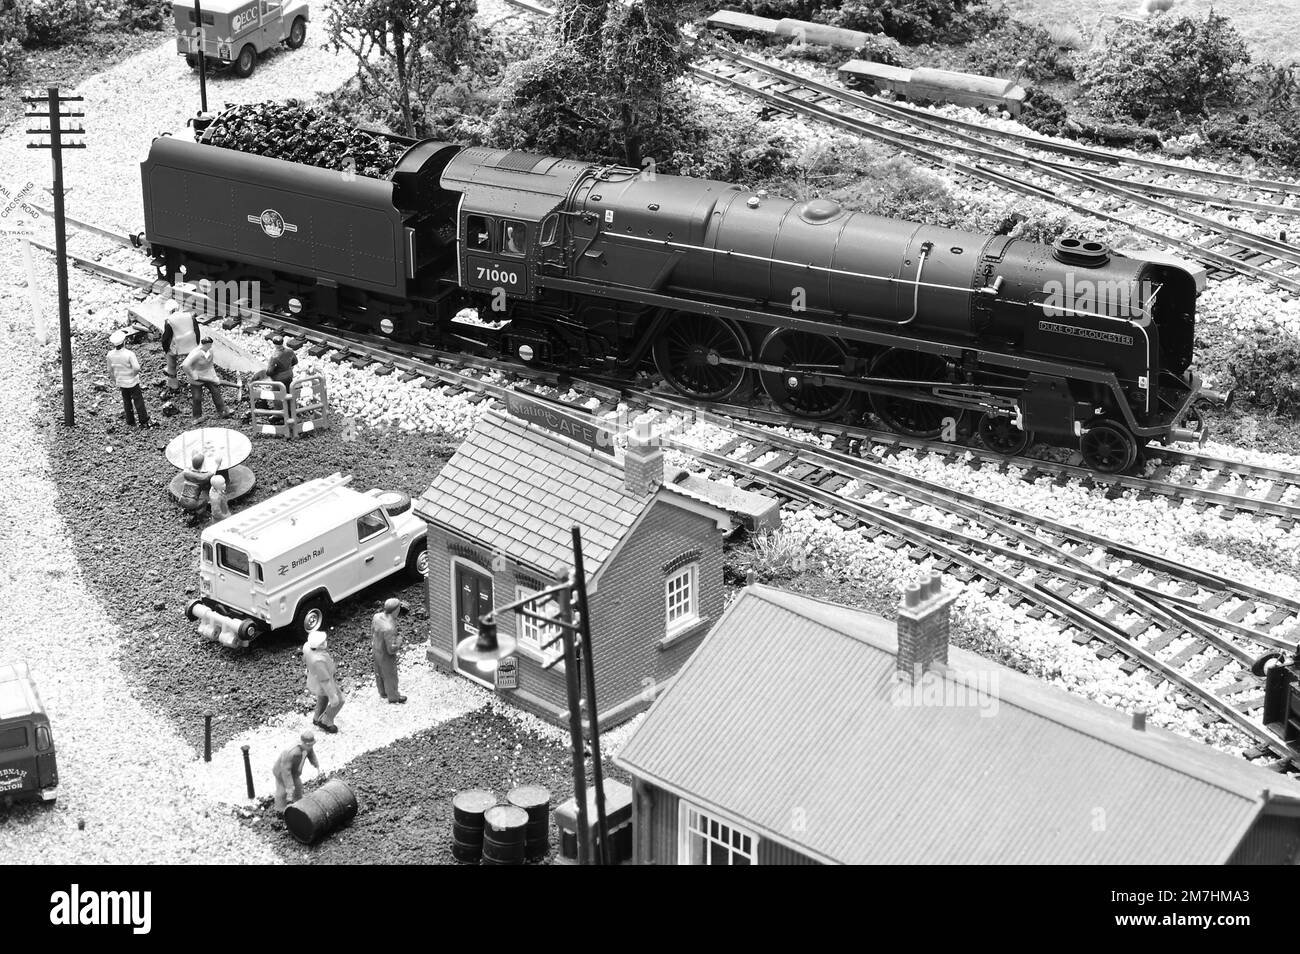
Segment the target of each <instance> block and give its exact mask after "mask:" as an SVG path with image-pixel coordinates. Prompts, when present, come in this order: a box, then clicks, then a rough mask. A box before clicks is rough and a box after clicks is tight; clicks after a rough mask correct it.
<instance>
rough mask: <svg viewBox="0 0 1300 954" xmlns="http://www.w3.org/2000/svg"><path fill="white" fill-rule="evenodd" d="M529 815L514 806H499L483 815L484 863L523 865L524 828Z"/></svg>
mask: <svg viewBox="0 0 1300 954" xmlns="http://www.w3.org/2000/svg"><path fill="white" fill-rule="evenodd" d="M527 825H528V813H527V812H526V811H524V810H523V809H522V808H515V806H513V805H498V806H496V807H495V808H489V809H488V810H487V811H486V812H484V813H483V863H484V864H485V865H522V864H523V863H524V828H525V827H527Z"/></svg>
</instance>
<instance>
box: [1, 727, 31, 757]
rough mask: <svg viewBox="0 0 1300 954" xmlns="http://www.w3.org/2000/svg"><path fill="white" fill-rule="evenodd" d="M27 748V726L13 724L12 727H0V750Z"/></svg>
mask: <svg viewBox="0 0 1300 954" xmlns="http://www.w3.org/2000/svg"><path fill="white" fill-rule="evenodd" d="M25 748H27V728H26V727H25V726H21V725H19V726H14V728H12V729H0V752H3V751H5V750H7V749H25Z"/></svg>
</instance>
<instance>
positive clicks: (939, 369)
mask: <svg viewBox="0 0 1300 954" xmlns="http://www.w3.org/2000/svg"><path fill="white" fill-rule="evenodd" d="M947 371H948V369H947V365H946V364H945V363H944V360H943V359H942V358H940V357H939V356H938V355H933V354H926V353H924V352H921V351H903V350H901V349H899V348H891V349H890V350H888V351H884V352H882V353H881V354H879V355H878V356H877V357H876V359H875V360H874V361H873V362H871V376H872V377H873V378H894V379H896V380H898V381H934V382H936V383H939V382H942V381H944V380H945V379H946V377H947ZM871 410H872V411H874V412H875V414H876V417H878V418H880V420H881V422H882V423H883V424H884V425H885V426H886V427H888V428H890V429H892V430H895V431H898V433H900V434H906V435H907V436H909V437H919V438H922V439H924V440H932V439H933V438H936V437H938V436H939V435H940V434H942V433H943V429H944V418H952V419H953V420H954V422H960V420H961V417H962V414H963V413H964V412H963V411H960V410H958V409H957V408H954V407H946V406H944V405H942V404H930V403H928V402H925V401H909V400H908V399H907V398H903V397H896V396H895V395H892V394H873V395H871Z"/></svg>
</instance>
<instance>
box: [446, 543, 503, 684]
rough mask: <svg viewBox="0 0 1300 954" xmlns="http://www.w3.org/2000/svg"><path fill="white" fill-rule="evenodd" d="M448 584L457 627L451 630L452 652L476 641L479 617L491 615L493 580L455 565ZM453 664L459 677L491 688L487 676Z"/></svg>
mask: <svg viewBox="0 0 1300 954" xmlns="http://www.w3.org/2000/svg"><path fill="white" fill-rule="evenodd" d="M451 580H452V588H453V589H454V590H455V593H456V601H455V611H456V625H455V626H454V627H453V628H452V635H453V641H452V642H453V645H452V650H453V652H454V651H455V648H456V646H457V645H459V644H460V641H461V640H463V639H470V638H477V637H478V621H479V617H480V616H482V615H483V614H485V613H490V612H492V577H491V576H489V575H488V574H487V573H484V572H483V571H482V570H477V569H475V568H474V567H472V566H468V565H467V564H464V563H461V562H459V561H457V562H455V563H453V564H452V568H451ZM453 660H454V665H455V667H456V669H457V670H459V671H460V672H461V673H462V674H464V675H466V676H469V677H470V678H471V679H474V680H477V681H479V682H483V683H486V684H487V685H493V680H492V674H491V673H490V672H489V673H484V672H480V671H479V670H478V669H476V668H475V667H474V666H472V665H465V664H463V663H461V661H460V660H459V659H455V657H453Z"/></svg>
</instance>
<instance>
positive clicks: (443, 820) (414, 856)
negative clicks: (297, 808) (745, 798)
mask: <svg viewBox="0 0 1300 954" xmlns="http://www.w3.org/2000/svg"><path fill="white" fill-rule="evenodd" d="M462 681H463V680H462ZM408 704H409V703H408ZM504 710H505V707H500V708H497V707H485V708H482V709H479V710H476V711H474V712H470V713H468V714H466V715H464V716H461V717H459V718H456V719H453V720H451V721H448V722H444V723H442V724H441V725H438V726H435V727H433V728H430V729H427V730H424V731H422V732H418V733H416V734H414V735H411V736H408V737H406V738H404V739H401V740H400V741H397V742H394V743H393V744H392V745H389V746H386V747H384V748H380V749H375V750H372V751H370V752H367V753H365V754H363V755H360V756H358V757H357V758H354V759H353V760H352V761H350V762H349V763H348V764H347V766H346V767H343V768H342V769H341V770H340V769H337V768H335V767H334V766H331V765H329V764H327V763H325V762H322V768H323V769H324V771H323V772H322V773H321V775H320V776H319V777H312V769H311V768H310V766H308V767H307V770H306V772H307V774H305V775H304V783H305V784H304V786H303V787H304V790H305V791H307V792H310V791H311V790H312V789H314V788H316V787H317V786H318V785H320V784H321V783H323V782H324V781H325V780H326V778H327V777H335V778H340V779H342V780H343V781H345V782H347V784H348V785H349V787H351V788H352V790H353V792H354V793H355V794H356V797H357V805H358V810H357V817H356V818H355V819H354V820H353V821H352V823H351V824H350V825H349V826H348V827H346V828H343V829H340V830H339V831H336V832H334V833H333V834H332V835H330V836H329V837H327V838H326V839H324V840H323V841H321V842H320V843H318V844H316V845H314V846H311V847H306V846H303V845H300V844H299V843H298V842H297V841H295V840H294V839H293V837H292V836H291V835H290V834H289V833H288V831H286V830H285V827H284V823H283V822H281V821H280V820H279V819H277V818H276V817H275V812H274V808H273V806H272V805H271V804H270V802H269V801H267V800H259V802H258V805H257V806H256V807H255V808H246V809H244V810H242V811H241V812H240V815H241V817H243V818H244V819H245V824H247V825H249V826H250V827H251V828H253V829H256V830H257V831H259V832H261V833H263V834H264V835H265V836H266V838H267V843H268V844H269V845H270V846H271V847H272V848H274V849H275V851H277V852H278V853H279V854H280V856H281V857H282V858H283V859H284V860H285V861H288V862H294V863H302V864H457V863H458V862H457V861H456V860H455V859H454V858H453V857H452V854H451V821H452V810H451V802H452V799H453V798H454V797H455V795H456V793H457V792H460V791H463V790H465V789H470V788H486V789H489V790H491V791H492V792H493V793H495V794H496V796H497V797H498V798H499V799H500V800H501V801H503V802H504V801H505V797H506V794H507V793H508V792H509V791H510V790H511V789H512V788H514V787H515V786H517V785H543V786H545V787H546V788H547V789H549V790H550V792H551V807H552V808H555V807H556V806H558V805H559V804H560V803H561V802H563V801H564V800H565V799H567V798H568V797H570V796H571V795H572V794H573V755H572V750H571V749H570V747H569V742H568V737H567V735H566V736H564V737H563V738H561V737H560V736H559V734H558V733H555V734H551V733H539V732H538V731H536V730H535V727H534V726H531V725H529V724H528V723H526V722H524V721H522V720H520V719H517V718H514V717H513V715H512V714H511V713H508V712H506V711H504ZM345 711H346V710H345ZM619 728H620V729H622V726H620V727H619ZM611 735H613V734H612V733H611ZM602 739H603V737H602ZM601 754H602V760H601V761H602V763H603V765H604V773H605V778H606V779H616V780H618V781H621V782H623V783H625V784H628V783H629V779H628V776H627V774H626V773H624V772H623V771H622V770H621V769H619V768H617V767H616V766H615V765H613V763H612V761H611V758H612V753H611V752H609V751H608V750H603V751H602V753H601ZM322 758H324V756H322ZM587 768H588V773H587V774H588V782H589V783H590V779H591V771H590V768H591V760H590V757H588V759H587ZM557 848H558V835H557V833H556V829H555V821H554V818H552V820H551V852H550V854H549V855H548V856H547V858H546V859H545V862H547V863H550V862H553V861H554V859H555V855H556V851H557Z"/></svg>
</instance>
